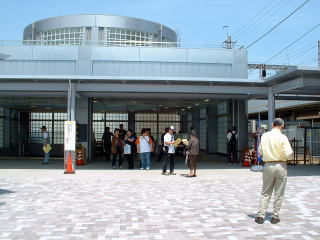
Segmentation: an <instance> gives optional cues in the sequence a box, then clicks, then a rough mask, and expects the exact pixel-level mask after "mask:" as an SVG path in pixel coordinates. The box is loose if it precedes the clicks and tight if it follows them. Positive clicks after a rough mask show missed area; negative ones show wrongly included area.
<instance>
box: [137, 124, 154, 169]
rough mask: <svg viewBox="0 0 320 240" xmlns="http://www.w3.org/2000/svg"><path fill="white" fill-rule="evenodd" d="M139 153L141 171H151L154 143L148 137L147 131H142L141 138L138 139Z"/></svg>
mask: <svg viewBox="0 0 320 240" xmlns="http://www.w3.org/2000/svg"><path fill="white" fill-rule="evenodd" d="M136 144H137V152H138V153H140V170H149V169H150V165H151V152H152V151H153V141H152V139H151V138H150V137H149V136H148V131H147V129H145V128H143V129H142V130H141V136H140V137H138V138H137V141H136Z"/></svg>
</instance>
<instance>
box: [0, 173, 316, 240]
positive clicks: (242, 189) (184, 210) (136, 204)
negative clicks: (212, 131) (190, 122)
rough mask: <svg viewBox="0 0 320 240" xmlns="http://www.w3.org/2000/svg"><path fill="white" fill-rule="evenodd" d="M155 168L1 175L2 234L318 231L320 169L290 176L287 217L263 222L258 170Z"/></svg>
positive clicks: (287, 235)
mask: <svg viewBox="0 0 320 240" xmlns="http://www.w3.org/2000/svg"><path fill="white" fill-rule="evenodd" d="M137 171H138V170H137ZM150 172H152V171H150ZM150 172H149V173H147V172H145V173H144V172H141V174H153V175H154V177H152V178H151V179H150V178H148V179H134V178H133V179H122V177H121V176H122V175H123V174H126V173H127V171H118V173H117V174H118V177H117V178H115V179H76V178H74V177H70V178H69V179H65V178H61V179H53V178H38V179H36V178H34V179H33V178H28V179H23V178H21V179H14V178H13V179H8V178H4V179H0V239H28V240H29V239H41V240H42V239H43V240H44V239H119V240H120V239H154V240H156V239H170V240H171V239H174V240H175V239H184V240H185V239H219V240H224V239H228V240H237V239H238V240H241V239H245V240H250V239H261V240H263V239H288V240H289V239H290V240H292V239H305V240H312V239H314V240H315V239H320V194H319V186H320V177H319V176H295V177H289V178H288V185H287V190H286V195H285V201H284V202H283V206H282V211H281V215H280V217H281V222H280V223H279V224H277V225H272V224H270V222H269V221H270V214H269V215H268V217H267V220H266V222H265V224H263V225H258V224H256V223H255V222H254V217H255V213H256V211H257V208H258V199H259V193H260V190H261V184H262V181H261V175H260V174H259V173H257V174H254V175H250V176H248V177H239V176H225V177H224V176H220V177H219V176H214V175H212V176H209V177H206V178H201V176H200V177H198V178H192V179H189V178H185V177H182V176H180V175H176V176H162V175H160V173H159V171H156V172H153V173H150ZM199 174H200V175H201V172H199ZM121 179H122V180H121ZM271 204H272V202H271ZM270 206H272V205H270ZM271 210H272V208H271V207H270V208H269V211H271Z"/></svg>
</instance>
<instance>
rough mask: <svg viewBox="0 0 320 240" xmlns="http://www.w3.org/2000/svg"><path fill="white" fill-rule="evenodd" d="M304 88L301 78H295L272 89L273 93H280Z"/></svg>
mask: <svg viewBox="0 0 320 240" xmlns="http://www.w3.org/2000/svg"><path fill="white" fill-rule="evenodd" d="M303 86H304V82H303V78H297V79H294V80H291V81H288V82H284V83H280V84H277V85H274V86H273V87H272V92H273V93H282V92H286V91H290V90H294V89H297V88H301V87H303Z"/></svg>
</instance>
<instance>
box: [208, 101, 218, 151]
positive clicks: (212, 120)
mask: <svg viewBox="0 0 320 240" xmlns="http://www.w3.org/2000/svg"><path fill="white" fill-rule="evenodd" d="M207 111H208V112H207V116H208V133H207V135H208V144H207V145H208V148H207V152H208V153H209V154H212V153H216V152H218V137H217V136H218V117H217V104H216V103H215V104H214V105H212V106H210V107H208V108H207Z"/></svg>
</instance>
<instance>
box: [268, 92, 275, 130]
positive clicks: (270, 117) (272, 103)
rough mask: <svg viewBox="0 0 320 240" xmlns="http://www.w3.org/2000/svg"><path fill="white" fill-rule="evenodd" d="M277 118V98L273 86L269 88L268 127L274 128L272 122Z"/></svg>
mask: <svg viewBox="0 0 320 240" xmlns="http://www.w3.org/2000/svg"><path fill="white" fill-rule="evenodd" d="M274 118H275V99H274V94H273V92H272V87H269V88H268V128H269V130H271V129H272V123H273V120H274Z"/></svg>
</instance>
